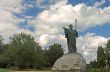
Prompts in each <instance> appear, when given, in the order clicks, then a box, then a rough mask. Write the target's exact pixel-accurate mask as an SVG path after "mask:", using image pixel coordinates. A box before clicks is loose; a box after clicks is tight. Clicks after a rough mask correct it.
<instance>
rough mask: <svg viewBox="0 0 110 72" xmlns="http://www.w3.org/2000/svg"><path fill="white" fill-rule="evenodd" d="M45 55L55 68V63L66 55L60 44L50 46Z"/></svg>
mask: <svg viewBox="0 0 110 72" xmlns="http://www.w3.org/2000/svg"><path fill="white" fill-rule="evenodd" d="M45 54H46V56H47V57H48V60H49V63H50V66H53V64H54V63H55V61H56V60H57V59H58V58H60V57H61V56H62V55H63V54H64V51H63V49H62V47H61V45H60V44H54V45H51V46H49V49H48V50H46V51H45Z"/></svg>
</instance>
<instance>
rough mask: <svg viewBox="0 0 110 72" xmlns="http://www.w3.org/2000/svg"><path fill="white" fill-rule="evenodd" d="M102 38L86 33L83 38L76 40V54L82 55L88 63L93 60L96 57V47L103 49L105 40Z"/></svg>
mask: <svg viewBox="0 0 110 72" xmlns="http://www.w3.org/2000/svg"><path fill="white" fill-rule="evenodd" d="M108 39H110V38H105V37H102V36H98V35H95V34H94V33H87V34H86V35H85V36H80V37H79V38H78V39H77V47H78V52H79V53H81V54H83V55H84V56H85V58H86V60H87V63H89V61H90V60H94V58H96V57H97V48H98V46H102V47H105V44H106V43H107V40H108Z"/></svg>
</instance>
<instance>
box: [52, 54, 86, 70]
mask: <svg viewBox="0 0 110 72" xmlns="http://www.w3.org/2000/svg"><path fill="white" fill-rule="evenodd" d="M52 70H53V72H85V70H86V60H85V59H84V57H83V56H82V55H81V54H79V53H68V54H65V55H63V56H62V57H61V58H59V59H58V60H57V61H56V62H55V64H54V65H53V68H52Z"/></svg>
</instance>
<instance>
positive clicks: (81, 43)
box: [38, 33, 109, 63]
mask: <svg viewBox="0 0 110 72" xmlns="http://www.w3.org/2000/svg"><path fill="white" fill-rule="evenodd" d="M108 39H109V38H105V37H102V36H97V35H95V34H94V33H87V34H86V35H84V36H79V38H78V39H77V48H78V53H81V54H82V55H83V56H84V57H85V58H86V60H87V63H89V61H90V60H94V59H96V57H97V48H98V46H102V47H104V46H105V44H106V42H107V40H108ZM38 42H39V43H40V45H41V46H43V47H44V48H48V47H49V46H50V45H52V44H54V43H59V44H61V45H62V47H63V48H64V51H65V52H67V49H68V48H67V42H66V38H65V37H64V35H50V34H42V35H41V36H40V38H39V40H38Z"/></svg>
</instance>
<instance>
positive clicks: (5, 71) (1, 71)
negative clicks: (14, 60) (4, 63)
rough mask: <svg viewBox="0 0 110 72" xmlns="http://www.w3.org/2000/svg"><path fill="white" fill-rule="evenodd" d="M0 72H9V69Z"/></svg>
mask: <svg viewBox="0 0 110 72" xmlns="http://www.w3.org/2000/svg"><path fill="white" fill-rule="evenodd" d="M0 72H11V71H10V70H9V69H0Z"/></svg>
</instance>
